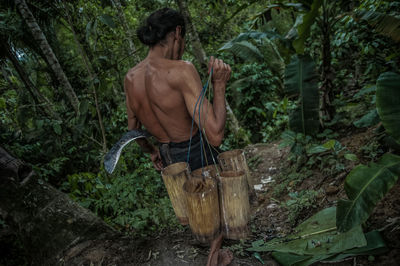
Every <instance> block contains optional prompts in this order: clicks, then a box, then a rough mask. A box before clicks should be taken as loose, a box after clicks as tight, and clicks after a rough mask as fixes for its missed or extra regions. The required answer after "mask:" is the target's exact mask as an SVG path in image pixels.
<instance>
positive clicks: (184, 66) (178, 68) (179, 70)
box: [168, 60, 198, 84]
mask: <svg viewBox="0 0 400 266" xmlns="http://www.w3.org/2000/svg"><path fill="white" fill-rule="evenodd" d="M174 61H175V62H173V66H172V67H171V68H170V69H169V70H170V71H169V75H168V76H169V79H170V81H171V82H173V83H176V82H178V83H181V84H182V83H184V81H185V80H186V81H187V80H188V79H193V78H194V77H195V76H196V75H198V73H197V70H196V68H195V66H194V65H193V63H191V62H189V61H184V60H174Z"/></svg>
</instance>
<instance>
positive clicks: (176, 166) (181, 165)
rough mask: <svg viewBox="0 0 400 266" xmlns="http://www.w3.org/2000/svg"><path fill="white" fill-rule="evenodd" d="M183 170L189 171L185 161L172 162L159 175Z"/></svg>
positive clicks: (172, 174) (171, 174)
mask: <svg viewBox="0 0 400 266" xmlns="http://www.w3.org/2000/svg"><path fill="white" fill-rule="evenodd" d="M185 170H187V171H189V164H188V163H187V162H178V163H173V164H170V165H168V166H167V167H165V168H164V169H163V170H162V171H161V175H163V176H174V175H177V174H179V173H182V172H184V171H185Z"/></svg>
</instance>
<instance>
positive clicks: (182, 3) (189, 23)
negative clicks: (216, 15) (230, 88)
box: [176, 0, 250, 143]
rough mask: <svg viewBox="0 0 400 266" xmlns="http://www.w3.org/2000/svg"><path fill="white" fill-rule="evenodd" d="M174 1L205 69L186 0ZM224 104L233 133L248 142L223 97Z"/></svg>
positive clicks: (203, 57)
mask: <svg viewBox="0 0 400 266" xmlns="http://www.w3.org/2000/svg"><path fill="white" fill-rule="evenodd" d="M176 2H177V3H178V6H179V10H180V12H181V14H182V15H183V18H184V19H185V24H186V28H187V29H188V32H189V34H190V35H191V37H192V38H191V43H192V47H193V53H194V55H195V57H196V60H197V61H198V62H199V63H200V65H201V66H202V67H203V68H205V69H206V68H207V61H206V60H207V55H206V52H205V51H204V49H203V46H202V44H201V42H200V38H199V34H198V33H197V31H196V28H195V26H194V24H193V23H192V19H191V16H190V12H189V9H188V7H187V5H186V1H185V0H176ZM225 105H226V110H227V117H228V120H229V121H231V124H230V126H231V128H232V130H233V131H234V132H235V134H236V135H237V136H242V137H243V140H244V141H245V142H246V143H249V142H250V140H249V138H248V136H247V135H246V134H240V132H243V130H241V127H240V124H239V120H238V119H237V118H236V116H235V114H234V113H233V111H232V108H231V107H230V105H229V103H228V101H227V100H226V99H225Z"/></svg>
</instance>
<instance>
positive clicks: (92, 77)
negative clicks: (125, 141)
mask: <svg viewBox="0 0 400 266" xmlns="http://www.w3.org/2000/svg"><path fill="white" fill-rule="evenodd" d="M64 9H65V10H66V16H67V20H68V23H69V25H70V26H71V31H72V35H73V36H74V41H75V43H76V46H77V47H78V50H79V53H80V54H81V57H82V59H83V62H84V64H85V67H86V71H87V72H88V74H89V78H90V85H91V87H92V89H93V97H94V102H95V105H96V113H97V119H98V121H99V126H100V131H101V136H102V138H103V143H102V147H103V152H107V140H106V132H105V130H104V124H103V118H102V115H101V112H100V108H99V102H98V98H97V92H96V86H95V85H94V80H95V79H96V78H97V76H96V74H95V72H94V71H93V68H92V65H91V64H90V63H89V59H88V57H87V55H86V53H85V51H84V50H83V47H82V45H81V43H80V42H79V40H78V37H77V35H76V31H75V27H74V25H73V22H72V20H71V17H70V15H69V12H68V9H67V7H65V5H64Z"/></svg>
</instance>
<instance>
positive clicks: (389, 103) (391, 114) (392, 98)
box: [376, 72, 400, 144]
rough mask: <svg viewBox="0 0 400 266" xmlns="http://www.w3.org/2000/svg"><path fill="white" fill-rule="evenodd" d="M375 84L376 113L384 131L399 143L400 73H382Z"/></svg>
mask: <svg viewBox="0 0 400 266" xmlns="http://www.w3.org/2000/svg"><path fill="white" fill-rule="evenodd" d="M376 84H377V85H376V86H377V88H378V89H377V91H376V107H377V110H378V114H379V116H380V118H381V120H382V124H383V126H384V127H385V129H386V131H387V132H388V133H389V134H390V135H391V136H392V137H393V138H394V139H395V140H396V141H397V143H399V144H400V75H399V74H396V73H393V72H386V73H383V74H382V75H380V76H379V79H378V80H377V83H376Z"/></svg>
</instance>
